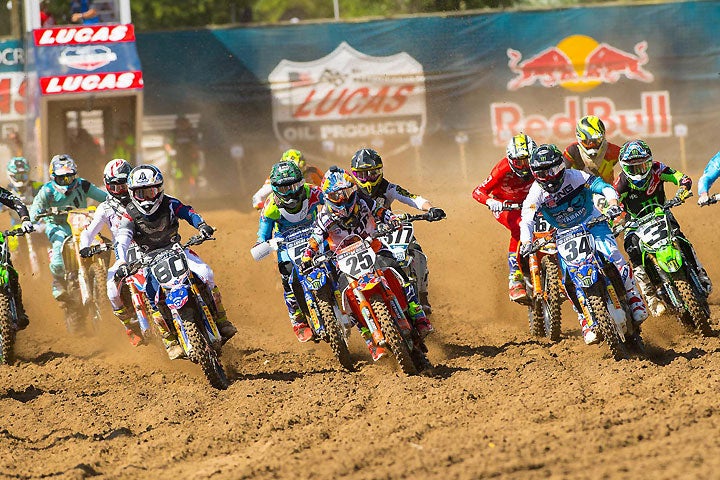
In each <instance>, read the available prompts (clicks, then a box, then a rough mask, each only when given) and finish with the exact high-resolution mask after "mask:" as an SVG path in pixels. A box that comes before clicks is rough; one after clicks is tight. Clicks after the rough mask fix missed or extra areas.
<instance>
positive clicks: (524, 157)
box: [506, 133, 537, 179]
mask: <svg viewBox="0 0 720 480" xmlns="http://www.w3.org/2000/svg"><path fill="white" fill-rule="evenodd" d="M535 148H537V144H536V143H535V140H533V139H532V138H530V137H528V136H527V135H525V134H524V133H520V134H518V135H515V136H514V137H513V138H511V139H510V141H509V142H508V144H507V149H506V152H507V159H508V164H509V165H510V168H511V169H512V171H513V172H515V175H517V176H518V177H521V178H527V179H529V178H530V177H531V175H532V172H530V163H529V159H530V155H531V154H532V152H533V150H535Z"/></svg>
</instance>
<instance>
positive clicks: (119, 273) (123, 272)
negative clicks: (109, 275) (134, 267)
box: [113, 263, 130, 283]
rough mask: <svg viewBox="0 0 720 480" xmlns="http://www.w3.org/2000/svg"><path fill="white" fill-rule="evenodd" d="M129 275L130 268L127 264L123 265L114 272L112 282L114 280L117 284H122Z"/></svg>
mask: <svg viewBox="0 0 720 480" xmlns="http://www.w3.org/2000/svg"><path fill="white" fill-rule="evenodd" d="M129 275H130V267H129V266H128V264H127V263H123V264H122V265H120V266H119V267H118V269H117V270H115V275H114V276H113V280H115V281H116V282H117V283H120V282H122V281H123V280H125V278H127V277H128V276H129Z"/></svg>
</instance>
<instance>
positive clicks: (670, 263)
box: [655, 245, 683, 273]
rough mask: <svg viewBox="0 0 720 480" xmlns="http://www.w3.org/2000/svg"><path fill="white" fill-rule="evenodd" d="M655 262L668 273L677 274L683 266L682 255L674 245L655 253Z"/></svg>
mask: <svg viewBox="0 0 720 480" xmlns="http://www.w3.org/2000/svg"><path fill="white" fill-rule="evenodd" d="M655 260H657V263H658V266H659V267H660V268H662V269H663V270H665V271H666V272H668V273H674V272H677V271H678V270H680V267H682V265H683V257H682V253H681V252H680V250H679V249H678V248H675V246H674V245H667V246H665V247H663V248H661V249H660V250H658V251H657V252H655Z"/></svg>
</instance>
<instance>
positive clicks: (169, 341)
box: [151, 310, 185, 360]
mask: <svg viewBox="0 0 720 480" xmlns="http://www.w3.org/2000/svg"><path fill="white" fill-rule="evenodd" d="M151 315H152V320H153V323H154V324H155V327H157V330H158V332H159V333H160V335H161V336H162V343H163V346H164V347H165V351H166V352H167V355H168V358H170V360H177V359H178V358H182V357H184V356H185V352H184V351H183V349H182V347H181V346H180V344H179V343H178V340H177V336H175V334H174V333H172V332H170V331H169V330H168V329H167V324H166V323H165V319H164V318H163V316H162V313H161V312H160V311H159V310H153V311H152V312H151Z"/></svg>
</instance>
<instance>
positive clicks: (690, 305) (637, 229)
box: [622, 198, 713, 336]
mask: <svg viewBox="0 0 720 480" xmlns="http://www.w3.org/2000/svg"><path fill="white" fill-rule="evenodd" d="M682 203H683V201H681V200H679V199H677V198H673V199H671V200H668V201H667V202H666V203H665V205H662V206H660V205H647V206H646V207H644V208H643V209H642V210H640V212H638V215H637V216H636V217H635V218H633V219H632V220H630V221H628V222H626V223H625V225H624V226H623V227H622V230H627V229H628V228H632V229H633V230H634V232H633V233H634V234H635V235H637V236H638V238H639V240H640V241H639V246H640V251H641V253H642V263H643V266H644V267H645V272H646V273H647V276H648V279H649V280H650V283H651V284H652V286H653V288H654V289H655V291H656V292H657V295H658V296H659V297H660V299H661V300H662V302H663V303H664V304H665V306H667V307H669V309H670V310H671V311H672V313H673V315H675V316H676V317H677V318H678V320H680V322H681V323H682V324H683V325H684V326H686V327H689V328H692V329H697V330H698V331H700V333H701V334H702V335H703V336H711V335H712V333H713V331H712V327H711V326H710V305H708V301H707V297H708V292H707V291H706V290H705V287H704V286H703V284H702V283H701V282H700V278H699V276H698V272H697V269H696V268H695V266H694V262H688V261H687V258H686V257H685V254H684V253H683V248H682V242H685V243H686V248H688V249H690V250H691V251H692V248H693V247H692V245H691V244H690V242H688V240H687V239H685V238H683V237H680V236H678V235H676V234H675V232H674V231H673V226H672V224H671V223H670V221H669V215H668V213H669V211H670V209H671V208H673V207H676V206H678V205H681V204H682ZM626 234H627V233H626Z"/></svg>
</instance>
